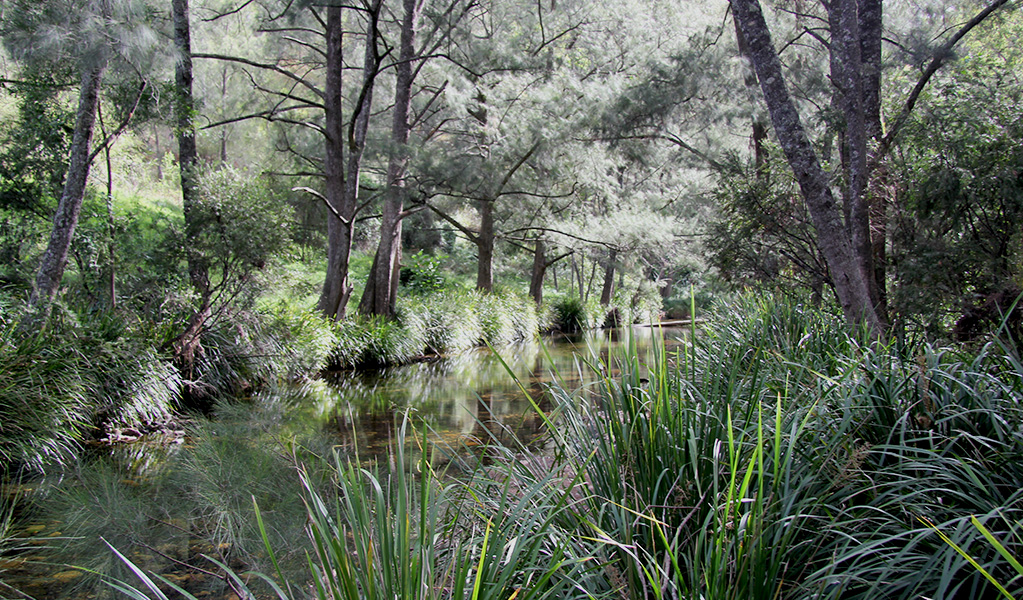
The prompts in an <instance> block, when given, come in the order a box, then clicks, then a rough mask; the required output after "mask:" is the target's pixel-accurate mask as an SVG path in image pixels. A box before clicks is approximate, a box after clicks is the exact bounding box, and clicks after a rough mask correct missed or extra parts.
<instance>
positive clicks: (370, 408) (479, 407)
mask: <svg viewBox="0 0 1023 600" xmlns="http://www.w3.org/2000/svg"><path fill="white" fill-rule="evenodd" d="M681 333H682V332H681V331H680V330H665V331H664V338H665V340H666V345H667V346H668V347H669V348H670V347H671V346H672V345H674V344H675V343H677V342H675V341H674V340H676V339H677V338H679V337H680V335H681ZM660 335H661V332H660V330H654V329H649V328H636V329H632V330H612V331H609V332H604V331H597V332H588V333H585V334H581V335H575V336H558V337H548V338H545V339H544V340H543V341H542V342H532V343H520V344H516V345H513V346H506V347H503V348H499V349H497V350H496V353H494V352H491V351H490V350H487V349H480V350H476V351H473V352H467V353H463V354H459V355H456V356H451V357H443V358H438V359H436V360H431V361H425V362H420V363H416V364H412V365H405V366H400V367H391V368H387V369H383V370H380V371H376V372H372V373H361V372H341V373H334V374H332V375H331V377H330V378H329V379H328V385H329V388H330V390H331V391H332V393H326V394H324V395H323V397H322V398H321V401H323V402H325V404H321V405H320V406H319V408H318V413H319V416H320V418H321V419H322V421H321V426H322V427H323V431H324V432H325V434H326V435H329V436H334V437H335V438H336V440H337V444H338V445H339V446H340V447H342V448H343V449H344V450H346V451H348V452H352V453H354V452H356V451H357V452H359V453H360V455H362V456H365V455H367V454H368V455H374V456H380V455H381V454H383V453H386V451H387V447H388V444H389V441H390V440H391V439H392V438H393V430H394V427H395V423H396V420H395V419H396V415H397V414H400V413H402V412H404V411H406V410H407V409H408V410H410V412H411V413H412V415H413V416H414V418H415V419H417V420H419V421H420V422H425V423H426V424H427V426H428V427H429V429H430V431H431V434H432V438H431V441H432V442H434V444H439V445H440V446H447V447H450V448H456V447H459V446H463V445H475V444H479V443H487V442H490V441H491V440H495V441H500V442H502V443H506V444H508V443H512V442H513V441H514V440H518V441H521V442H523V443H526V444H528V443H529V442H530V441H531V440H534V439H535V438H537V437H538V436H539V434H540V433H541V424H542V418H541V417H540V415H538V414H537V412H536V408H535V407H534V406H533V405H532V403H531V402H530V398H532V400H533V401H534V402H536V404H537V406H538V407H539V408H540V409H541V410H542V411H544V412H547V411H549V410H550V409H551V406H550V399H549V397H548V394H547V393H546V387H547V386H548V385H549V384H550V383H551V382H553V381H555V380H557V382H558V383H559V384H560V385H563V386H565V387H568V388H569V389H576V388H578V387H581V386H585V385H588V384H590V383H592V381H593V380H594V377H595V376H594V375H593V369H592V368H591V366H599V365H604V367H608V366H609V367H610V368H611V369H612V370H614V367H615V365H614V363H615V361H614V360H609V357H610V356H613V355H614V353H615V352H616V351H617V349H619V348H623V347H625V345H626V344H629V343H632V344H635V347H636V349H637V351H638V353H639V356H640V357H641V361H643V362H644V363H645V362H648V361H649V360H651V359H652V355H651V352H653V351H654V350H653V347H654V345H655V344H653V341H654V339H655V338H659V337H660ZM601 370H603V369H601ZM509 372H510V373H511V374H513V375H514V377H510V376H509ZM520 386H521V387H520ZM523 389H524V390H525V391H526V392H527V393H528V394H529V396H528V397H527V396H526V394H525V393H523Z"/></svg>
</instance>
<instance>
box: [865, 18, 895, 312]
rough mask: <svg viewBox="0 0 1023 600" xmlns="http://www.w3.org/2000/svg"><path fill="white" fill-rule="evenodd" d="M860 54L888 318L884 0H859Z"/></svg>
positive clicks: (879, 296)
mask: <svg viewBox="0 0 1023 600" xmlns="http://www.w3.org/2000/svg"><path fill="white" fill-rule="evenodd" d="M859 17H860V57H861V61H862V62H861V64H862V81H863V117H864V124H865V127H866V137H867V145H868V146H867V164H868V166H869V165H874V169H873V170H872V171H871V170H869V169H868V172H867V202H868V203H869V206H870V209H869V210H870V214H869V220H870V246H871V256H872V264H873V268H874V272H873V281H872V282H871V283H872V286H871V292H872V295H873V296H872V297H873V299H874V305H875V307H876V308H877V312H878V316H879V317H880V318H881V319H882V320H884V321H886V322H887V320H888V292H887V279H888V277H887V275H888V274H887V268H886V267H887V262H888V254H887V248H888V205H889V202H890V200H891V199H890V197H889V188H888V181H887V179H888V177H887V166H886V163H885V161H884V160H881V161H880V162H878V161H877V160H876V156H877V152H878V149H879V147H880V145H881V140H882V139H883V138H884V130H883V129H882V126H881V35H882V25H883V10H882V5H881V0H859Z"/></svg>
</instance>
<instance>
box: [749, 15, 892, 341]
mask: <svg viewBox="0 0 1023 600" xmlns="http://www.w3.org/2000/svg"><path fill="white" fill-rule="evenodd" d="M731 4H732V9H733V13H734V15H735V18H736V20H737V21H738V22H739V27H740V28H741V30H742V34H743V36H744V37H745V38H746V42H747V43H748V44H749V48H750V58H751V60H752V62H753V66H754V68H755V70H756V72H757V79H758V80H759V81H760V87H761V90H762V91H763V94H764V99H765V101H766V102H767V107H768V111H769V112H770V115H771V121H772V123H773V124H774V130H775V134H776V135H777V136H778V141H779V143H780V145H781V147H782V150H783V151H784V153H785V157H786V159H787V161H788V163H789V165H790V167H791V168H792V170H793V172H794V174H795V176H796V180H797V182H798V183H799V187H800V191H801V193H802V196H803V198H804V200H805V202H806V204H807V208H808V210H809V212H810V215H811V217H812V219H813V222H814V228H815V229H816V231H817V243H818V246H819V248H820V250H821V254H823V255H824V258H825V260H826V261H827V264H828V269H829V271H830V274H831V279H832V283H833V285H834V288H835V293H836V295H837V296H838V300H839V304H840V305H841V306H842V311H843V313H844V315H845V318H846V320H847V322H848V323H849V324H850V325H854V326H858V325H861V324H862V325H863V326H865V327H867V328H868V329H869V330H870V331H871V332H872V334H874V335H875V336H880V335H881V334H882V333H883V331H884V326H883V324H882V322H881V320H880V319H879V317H878V315H877V312H876V311H875V309H874V304H873V302H872V300H871V297H870V291H869V288H868V285H867V281H866V278H865V275H864V272H863V269H862V263H861V261H860V260H859V257H857V255H856V252H855V249H854V246H853V241H852V239H851V237H850V234H849V231H848V230H847V229H846V226H845V224H844V222H843V219H842V210H841V208H840V207H839V206H838V204H837V203H836V202H835V198H834V197H833V195H832V193H831V189H830V187H829V186H828V177H827V175H826V173H825V172H824V170H823V169H822V168H821V165H820V161H819V160H818V158H817V154H816V153H815V152H814V149H813V146H812V145H811V144H810V140H809V138H808V137H807V134H806V130H805V129H804V128H803V125H802V122H801V121H800V118H799V113H798V112H797V110H796V107H795V103H794V102H793V101H792V97H791V96H790V95H789V92H788V88H787V85H786V84H785V80H784V77H783V75H782V68H781V61H780V60H779V58H778V54H777V51H776V50H775V49H774V45H773V43H772V42H771V36H770V32H769V30H768V27H767V22H766V21H765V20H764V15H763V13H762V12H761V10H760V4H759V2H758V1H757V0H731Z"/></svg>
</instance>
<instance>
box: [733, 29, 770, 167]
mask: <svg viewBox="0 0 1023 600" xmlns="http://www.w3.org/2000/svg"><path fill="white" fill-rule="evenodd" d="M735 40H736V43H737V45H738V47H739V54H740V55H741V56H742V57H743V58H745V59H746V60H748V61H749V62H750V70H749V71H747V74H746V76H745V77H744V78H743V83H744V84H745V86H746V89H747V90H748V91H749V93H750V94H751V95H752V94H755V93H756V92H757V91H758V90H757V74H756V72H755V71H754V70H753V64H752V63H753V61H752V59H751V58H750V53H749V44H747V43H746V38H745V37H743V35H742V30H741V29H740V28H739V22H738V21H735ZM751 121H752V132H751V133H752V135H751V138H750V142H751V143H752V144H753V165H754V168H755V169H756V173H757V179H758V180H759V181H760V183H762V184H763V185H765V186H766V185H769V184H770V181H769V175H770V170H769V169H768V164H767V148H766V146H765V144H764V142H766V141H767V123H765V122H764V119H763V118H762V115H761V114H760V110H759V109H758V108H757V107H756V106H754V107H753V116H752V118H751Z"/></svg>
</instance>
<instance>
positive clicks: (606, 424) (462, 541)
mask: <svg viewBox="0 0 1023 600" xmlns="http://www.w3.org/2000/svg"><path fill="white" fill-rule="evenodd" d="M693 327H694V328H695V327H696V326H695V325H693ZM1011 348H1012V347H1010V346H1006V347H1002V346H1000V345H998V344H997V343H991V344H989V345H987V346H985V347H983V348H979V349H976V350H975V351H972V352H966V351H962V350H957V349H950V348H942V347H934V346H928V345H926V344H919V345H917V346H915V347H912V348H906V347H897V346H894V345H893V346H888V345H886V344H884V343H881V342H877V341H873V340H865V339H861V338H858V337H857V336H853V335H850V334H849V333H848V332H847V330H846V328H845V325H844V324H843V323H842V322H841V320H840V319H839V318H837V317H835V316H832V315H829V314H826V313H822V312H820V311H818V310H816V309H813V308H810V307H807V306H803V305H800V304H798V303H793V302H790V301H780V300H774V299H763V298H760V299H754V298H743V299H740V300H739V301H738V303H737V304H735V305H733V306H732V307H730V309H729V310H728V311H727V312H723V313H720V314H717V315H714V316H713V317H712V318H711V319H710V322H709V323H708V324H706V325H704V326H703V327H702V329H701V330H700V331H699V332H695V335H692V336H691V337H690V338H689V339H687V340H684V341H683V343H682V344H681V345H680V346H678V347H677V349H676V350H672V351H670V352H669V351H667V350H665V349H663V348H661V349H660V351H659V352H658V353H657V355H656V358H655V359H654V360H652V361H649V362H644V361H642V360H641V359H640V355H639V354H638V353H637V352H636V351H635V348H630V347H629V346H628V345H626V346H625V348H624V350H622V351H621V352H620V353H619V354H617V355H612V356H609V357H604V358H601V359H599V360H598V359H594V362H592V363H591V364H590V368H591V369H593V370H594V372H595V373H597V374H599V375H600V379H599V383H598V384H597V385H596V386H590V387H587V388H584V389H581V390H573V389H571V388H570V387H569V386H568V385H567V384H563V383H554V384H552V385H551V386H550V389H549V390H548V393H549V394H550V395H551V398H552V399H553V401H554V404H553V406H554V409H553V410H552V411H548V412H545V413H540V415H539V416H540V418H542V419H543V420H545V421H546V422H547V425H548V429H549V440H548V442H547V444H546V447H545V449H544V450H537V449H536V447H535V446H531V448H532V449H530V448H525V447H522V446H518V445H514V444H513V445H512V446H511V447H506V446H504V445H501V444H499V443H498V442H497V441H496V438H494V439H493V440H491V443H490V444H489V445H488V446H487V447H486V449H485V450H479V449H477V450H476V452H473V453H456V456H460V457H462V458H461V459H460V460H457V461H452V462H450V463H447V464H448V465H449V468H450V467H451V466H452V465H455V466H457V469H453V470H452V471H450V472H448V473H446V474H445V473H438V472H435V470H434V469H435V468H436V467H435V465H434V464H432V463H431V462H429V460H427V458H426V456H427V452H425V451H420V452H419V454H418V455H417V456H409V455H408V454H407V452H409V448H414V447H415V444H414V443H413V444H411V445H410V444H409V443H408V442H410V441H413V440H421V439H423V438H424V437H425V436H424V435H419V434H413V432H412V430H411V429H410V428H409V427H408V425H407V423H406V424H405V425H403V426H402V427H401V428H400V432H401V433H400V435H399V437H398V440H397V441H396V442H395V444H394V454H393V455H392V460H391V461H390V462H389V464H386V465H385V464H382V463H381V464H377V465H376V466H365V465H363V464H361V463H358V462H356V461H355V460H354V459H353V457H344V456H338V457H337V458H336V460H335V461H333V462H330V468H331V471H332V472H333V473H334V475H333V478H334V480H335V481H336V482H337V488H336V490H335V491H334V492H329V493H328V494H327V495H323V494H324V492H323V490H322V489H317V488H315V487H314V486H312V485H309V484H304V485H303V489H302V494H303V497H304V498H305V505H306V511H307V523H308V525H307V528H306V531H307V534H308V536H309V540H310V541H309V544H310V545H309V549H310V558H311V562H310V566H309V571H308V572H307V573H306V574H305V575H304V577H300V578H297V579H296V578H294V576H291V575H287V574H284V573H281V572H277V571H276V570H274V571H270V574H269V575H263V576H261V577H259V578H250V579H249V580H248V581H249V582H250V583H251V584H252V585H256V584H257V583H259V582H262V583H259V585H268V586H269V587H268V588H267V589H268V590H269V591H272V592H273V594H274V595H275V596H276V597H281V598H297V597H304V596H305V594H306V591H305V590H310V589H311V590H312V593H313V595H314V596H315V597H319V598H328V597H330V598H353V599H354V598H375V597H379V598H384V597H386V598H394V597H401V598H472V599H474V600H475V599H478V598H485V597H494V598H509V597H515V598H570V597H586V598H612V597H614V598H622V597H627V598H708V599H733V598H734V599H751V598H763V599H768V598H770V599H776V598H792V599H796V598H807V597H814V598H834V599H838V598H842V599H849V598H857V599H859V598H862V599H881V598H884V599H890V598H905V599H910V598H921V597H926V598H984V597H994V596H995V594H999V593H1001V592H1000V591H998V590H996V589H995V588H994V587H992V585H991V583H990V581H991V580H996V581H999V582H1003V583H1002V585H1004V586H1005V589H1006V595H1015V596H1016V597H1018V596H1019V595H1020V593H1021V591H1023V586H1021V581H1020V577H1019V576H1018V575H1017V574H1016V573H1015V571H1014V569H1013V567H1012V566H1011V565H1010V563H1009V562H1008V561H1007V560H1006V559H1005V557H1006V556H1019V555H1020V551H1021V548H1020V535H1019V531H1020V525H1019V524H1020V522H1021V512H1023V492H1021V491H1020V490H1021V487H1023V485H1021V483H1023V431H1021V428H1020V425H1019V424H1020V423H1021V422H1023V408H1021V400H1023V397H1021V396H1023V389H1021V388H1023V383H1021V381H1023V378H1021V375H1023V369H1021V364H1020V360H1019V358H1018V356H1016V355H1015V354H1014V353H1013V351H1012V349H1011ZM615 373H617V374H615ZM555 381H556V382H557V381H562V380H561V379H560V378H559V377H558V374H555ZM539 400H540V399H539V398H534V399H533V402H534V405H537V406H539ZM257 523H258V525H259V527H260V528H265V527H266V526H268V525H272V521H269V520H263V519H257ZM977 523H980V524H981V525H982V526H983V528H978V527H977V526H976V524H977ZM935 528H936V529H937V530H939V531H941V532H942V533H943V534H944V535H945V537H946V538H947V541H946V540H945V539H943V538H942V537H941V536H939V535H938V534H937V533H936V532H935ZM984 532H987V533H988V534H989V535H990V537H988V535H986V534H985V533H984ZM263 537H264V539H265V540H269V538H268V537H266V536H263ZM991 539H995V540H998V541H999V542H998V544H997V545H995V544H993V543H991V541H990V540H991ZM949 541H950V542H952V543H951V544H950V543H948V542H949ZM953 545H954V546H953ZM957 548H958V549H959V550H963V553H965V554H968V555H969V556H970V561H972V563H971V562H970V561H968V560H967V559H966V558H964V556H963V553H960V552H959V551H958V550H957ZM280 550H281V548H275V547H274V544H273V543H272V542H269V541H267V549H266V551H267V553H268V555H270V556H271V557H272V556H274V555H275V554H276V553H277V552H278V551H280ZM271 562H272V559H271ZM977 566H980V567H982V568H983V569H984V570H985V571H986V572H987V573H988V574H989V575H991V578H990V579H989V578H988V577H986V576H984V575H983V574H982V573H981V572H980V571H979V570H978V569H977ZM139 574H140V575H143V576H145V574H144V573H141V572H139ZM146 577H148V576H146ZM148 581H150V582H153V580H152V579H151V578H150V579H148ZM237 581H241V579H237ZM268 582H273V583H272V584H271V583H268ZM118 585H120V586H121V589H125V590H126V589H127V588H126V587H125V584H118ZM161 585H163V586H164V587H162V588H161V587H160V586H158V585H157V584H156V583H153V585H152V590H157V591H156V592H155V593H158V594H159V593H163V591H160V590H166V589H167V588H166V583H164V584H161ZM310 585H312V587H311V588H310V587H308V586H310ZM275 586H276V587H275ZM129 593H131V592H130V591H129ZM138 594H140V595H139V596H136V597H141V592H138Z"/></svg>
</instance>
